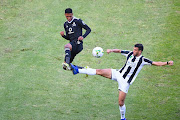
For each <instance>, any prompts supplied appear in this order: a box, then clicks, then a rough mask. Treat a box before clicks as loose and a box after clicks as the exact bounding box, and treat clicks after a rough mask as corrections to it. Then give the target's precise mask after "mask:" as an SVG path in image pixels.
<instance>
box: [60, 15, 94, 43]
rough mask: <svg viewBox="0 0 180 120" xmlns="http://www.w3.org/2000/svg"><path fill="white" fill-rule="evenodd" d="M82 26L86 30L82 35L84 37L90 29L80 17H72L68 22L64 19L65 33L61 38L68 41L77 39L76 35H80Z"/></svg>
mask: <svg viewBox="0 0 180 120" xmlns="http://www.w3.org/2000/svg"><path fill="white" fill-rule="evenodd" d="M82 28H84V29H85V30H86V32H85V34H84V35H83V37H84V38H85V37H86V36H87V35H88V34H89V33H90V32H91V29H90V28H89V27H88V26H87V25H86V24H85V23H84V22H83V21H82V20H81V19H78V18H75V17H73V19H72V20H71V21H70V22H69V21H66V22H65V23H64V29H65V31H66V35H64V36H63V38H65V39H67V40H70V41H73V40H78V37H79V36H82Z"/></svg>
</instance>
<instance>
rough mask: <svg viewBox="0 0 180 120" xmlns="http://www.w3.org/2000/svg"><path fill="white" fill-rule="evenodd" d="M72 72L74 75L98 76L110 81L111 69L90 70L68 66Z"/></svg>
mask: <svg viewBox="0 0 180 120" xmlns="http://www.w3.org/2000/svg"><path fill="white" fill-rule="evenodd" d="M70 66H71V69H72V72H73V74H74V75H76V74H78V73H80V74H87V75H100V76H103V77H106V78H109V79H111V73H112V72H111V69H92V68H83V69H79V68H78V67H77V66H75V65H73V64H70Z"/></svg>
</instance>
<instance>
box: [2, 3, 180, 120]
mask: <svg viewBox="0 0 180 120" xmlns="http://www.w3.org/2000/svg"><path fill="white" fill-rule="evenodd" d="M67 7H71V8H72V9H73V11H74V16H76V17H77V18H81V19H82V20H83V21H84V22H85V23H86V24H88V25H89V26H90V27H91V29H92V32H91V33H90V34H89V36H88V37H87V38H85V39H84V50H83V51H82V52H81V53H80V54H79V55H78V56H77V57H76V59H75V60H74V62H73V63H74V64H77V65H80V66H87V65H88V66H90V67H91V68H100V69H103V68H114V69H120V68H121V67H122V66H123V64H124V62H125V57H124V56H122V55H120V54H115V53H114V54H113V53H112V54H109V55H108V54H104V56H103V57H102V58H100V59H97V58H95V57H93V56H92V49H93V48H94V47H96V46H100V47H102V48H103V49H104V51H106V49H109V48H119V49H125V50H132V49H133V45H134V44H135V43H142V44H143V45H144V47H145V49H144V52H143V55H144V56H145V57H147V58H149V59H151V60H153V61H168V60H173V61H174V66H163V67H155V66H145V67H144V68H143V69H142V70H141V72H140V74H139V75H138V77H137V78H136V81H135V82H134V83H133V85H132V86H131V87H130V89H129V93H128V94H127V98H126V102H125V104H126V107H127V111H126V118H127V119H128V120H151V119H154V120H179V119H180V102H179V101H180V73H179V72H180V68H179V67H180V54H179V53H180V1H179V0H24V1H23V0H1V1H0V119H1V120H119V119H120V113H119V108H118V90H117V87H118V85H117V82H114V81H111V80H109V79H106V78H103V77H100V76H89V77H87V78H85V75H76V76H73V75H72V73H71V72H68V71H64V70H63V69H62V66H61V63H62V62H63V61H64V45H65V44H66V43H68V41H66V40H65V39H63V38H62V37H61V36H60V34H59V32H60V31H62V30H64V28H63V24H64V22H65V21H66V19H65V16H64V10H65V9H66V8H67Z"/></svg>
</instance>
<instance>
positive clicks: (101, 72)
mask: <svg viewBox="0 0 180 120" xmlns="http://www.w3.org/2000/svg"><path fill="white" fill-rule="evenodd" d="M96 74H97V75H101V76H103V77H106V78H109V79H111V75H112V71H111V69H96Z"/></svg>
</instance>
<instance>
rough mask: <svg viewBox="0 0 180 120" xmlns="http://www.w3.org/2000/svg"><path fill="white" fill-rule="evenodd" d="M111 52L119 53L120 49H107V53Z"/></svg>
mask: <svg viewBox="0 0 180 120" xmlns="http://www.w3.org/2000/svg"><path fill="white" fill-rule="evenodd" d="M111 52H114V53H121V50H120V49H107V53H108V54H109V53H111Z"/></svg>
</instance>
